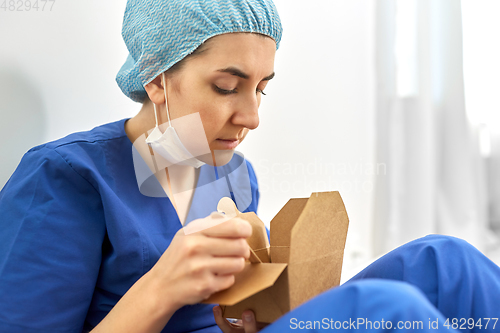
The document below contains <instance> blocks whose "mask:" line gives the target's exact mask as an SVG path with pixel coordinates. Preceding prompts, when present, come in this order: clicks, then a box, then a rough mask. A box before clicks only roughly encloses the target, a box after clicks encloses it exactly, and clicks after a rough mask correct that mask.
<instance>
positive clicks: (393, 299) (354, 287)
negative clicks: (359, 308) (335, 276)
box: [342, 279, 430, 311]
mask: <svg viewBox="0 0 500 333" xmlns="http://www.w3.org/2000/svg"><path fill="white" fill-rule="evenodd" d="M342 287H343V288H346V292H347V293H348V294H351V295H355V296H356V298H357V300H358V301H359V302H360V303H359V304H363V306H366V307H367V309H366V310H367V311H371V310H373V309H377V308H388V307H394V306H395V305H397V308H398V310H399V311H406V310H408V309H409V308H413V307H415V306H422V304H425V305H426V306H427V305H430V303H429V302H428V300H427V298H426V297H425V296H424V294H423V293H422V292H421V291H420V290H419V289H418V288H417V287H415V286H413V285H411V284H409V283H406V282H403V281H396V280H385V279H362V280H356V281H352V282H348V283H346V284H344V285H343V286H342Z"/></svg>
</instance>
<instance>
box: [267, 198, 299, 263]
mask: <svg viewBox="0 0 500 333" xmlns="http://www.w3.org/2000/svg"><path fill="white" fill-rule="evenodd" d="M307 200H308V198H299V199H290V200H288V202H287V203H286V204H285V206H283V208H281V210H280V211H279V212H278V214H276V216H275V217H274V218H273V219H272V220H271V223H270V224H271V251H270V252H271V262H272V263H287V262H288V256H289V253H290V239H291V234H292V228H293V226H294V225H295V223H296V222H297V220H298V218H299V217H300V214H301V213H302V210H303V209H304V207H305V205H306V203H307Z"/></svg>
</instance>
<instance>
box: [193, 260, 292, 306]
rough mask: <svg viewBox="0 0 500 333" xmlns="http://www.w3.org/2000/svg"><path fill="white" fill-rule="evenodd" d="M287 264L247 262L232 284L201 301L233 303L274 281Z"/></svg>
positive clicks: (206, 302)
mask: <svg viewBox="0 0 500 333" xmlns="http://www.w3.org/2000/svg"><path fill="white" fill-rule="evenodd" d="M286 266H287V264H269V263H262V264H252V263H249V262H247V263H246V264H245V268H244V269H243V271H241V272H240V273H238V274H236V275H235V282H234V284H233V285H232V286H231V287H230V288H228V289H225V290H222V291H219V292H217V293H215V294H213V295H212V296H210V297H209V298H208V299H206V300H205V301H203V302H202V303H205V304H220V305H234V304H236V303H238V302H240V301H242V300H244V299H245V298H248V297H249V296H251V295H253V294H256V293H258V292H259V291H261V290H264V289H266V288H269V287H270V286H272V285H273V284H274V282H276V280H277V279H278V277H279V276H280V275H281V273H282V272H283V270H284V269H285V268H286Z"/></svg>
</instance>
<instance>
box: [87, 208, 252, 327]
mask: <svg viewBox="0 0 500 333" xmlns="http://www.w3.org/2000/svg"><path fill="white" fill-rule="evenodd" d="M193 222H201V223H202V224H203V226H207V225H214V224H216V223H218V222H217V221H215V222H216V223H213V222H214V221H213V219H212V218H211V217H210V216H209V217H207V218H206V219H200V220H197V221H193ZM193 222H191V223H193ZM198 230H199V229H198ZM251 234H252V227H251V226H250V224H249V223H248V222H246V221H245V220H243V219H241V218H233V219H231V220H229V221H226V222H223V223H220V224H217V225H215V226H212V227H210V228H208V229H205V230H201V231H198V232H195V233H192V234H188V235H186V234H185V233H184V230H183V229H181V230H179V232H177V234H176V235H175V237H174V238H173V240H172V242H171V243H170V246H169V247H168V248H167V250H166V251H165V252H164V253H163V255H162V256H161V258H160V260H158V262H157V263H156V264H155V265H154V266H153V268H152V269H151V270H150V271H149V272H148V273H146V274H145V275H144V276H142V277H141V278H140V279H139V280H138V281H137V282H136V283H135V284H134V285H133V286H132V287H131V288H130V289H129V290H128V291H127V292H126V293H125V295H124V296H123V297H122V298H121V299H120V301H119V302H118V303H117V304H116V305H115V306H114V307H113V309H112V310H111V311H110V312H109V313H108V315H107V316H106V317H105V318H104V319H103V321H101V323H99V325H98V326H96V327H95V328H94V329H93V330H92V333H94V332H95V333H100V332H125V331H126V332H148V333H151V332H160V331H161V330H162V329H163V328H164V327H165V325H166V324H167V322H168V321H169V320H170V318H171V316H172V315H173V314H174V312H175V311H177V310H178V309H179V308H180V307H182V306H184V305H186V304H195V303H199V302H200V301H202V300H204V299H207V298H208V297H209V296H210V295H211V294H213V293H215V292H217V291H219V290H222V289H226V288H229V287H230V286H232V285H233V284H234V274H236V273H238V272H240V271H242V270H243V268H244V267H245V258H250V248H249V246H248V243H247V242H246V238H248V237H250V235H251Z"/></svg>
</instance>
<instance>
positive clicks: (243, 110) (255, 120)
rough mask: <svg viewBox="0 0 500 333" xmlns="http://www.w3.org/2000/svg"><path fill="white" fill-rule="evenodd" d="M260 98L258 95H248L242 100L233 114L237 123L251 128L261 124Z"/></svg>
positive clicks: (234, 121)
mask: <svg viewBox="0 0 500 333" xmlns="http://www.w3.org/2000/svg"><path fill="white" fill-rule="evenodd" d="M259 104H260V103H259V100H258V96H257V95H255V93H254V94H253V96H248V97H246V98H244V99H242V100H241V101H240V103H239V104H238V105H237V109H236V110H235V114H234V115H233V123H234V124H235V125H240V126H244V127H246V128H248V129H250V130H253V129H256V128H257V127H258V126H259Z"/></svg>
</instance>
